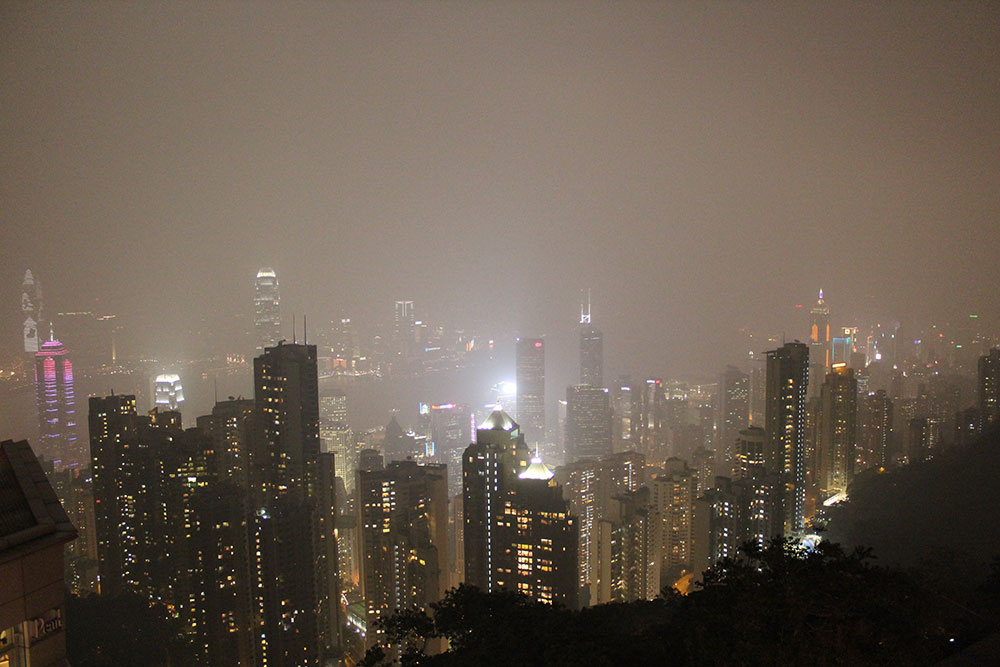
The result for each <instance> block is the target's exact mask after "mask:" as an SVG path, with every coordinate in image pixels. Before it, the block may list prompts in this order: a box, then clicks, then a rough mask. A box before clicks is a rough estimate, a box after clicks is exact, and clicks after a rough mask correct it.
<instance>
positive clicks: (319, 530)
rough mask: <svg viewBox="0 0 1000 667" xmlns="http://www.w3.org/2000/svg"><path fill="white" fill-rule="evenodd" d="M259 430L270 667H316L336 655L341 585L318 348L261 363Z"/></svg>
mask: <svg viewBox="0 0 1000 667" xmlns="http://www.w3.org/2000/svg"><path fill="white" fill-rule="evenodd" d="M254 400H255V414H256V428H257V433H256V434H255V438H254V440H255V442H254V447H253V448H252V449H251V463H252V466H251V473H252V477H251V483H252V495H251V499H252V502H254V506H255V507H256V508H257V511H256V516H257V522H256V524H255V530H254V536H253V540H254V546H255V547H256V548H255V549H253V550H252V551H254V552H256V551H260V552H261V555H260V557H259V558H258V559H257V565H256V567H257V572H258V582H259V589H258V591H257V598H258V600H259V603H258V604H259V613H260V614H261V615H262V621H263V622H262V624H261V628H260V630H261V634H262V635H263V639H262V643H263V644H265V645H266V650H267V656H266V657H267V662H268V663H269V664H286V665H292V664H296V665H315V664H319V663H320V662H321V661H322V660H324V659H325V656H327V655H329V654H330V653H332V652H334V651H335V650H336V648H335V647H336V645H337V641H338V639H337V638H338V632H339V626H338V624H337V623H338V622H337V620H336V616H337V614H336V611H337V610H336V605H331V604H330V600H337V599H339V598H338V596H337V594H336V590H337V587H338V577H337V576H336V569H334V568H335V567H336V563H335V562H331V554H335V553H336V550H335V549H333V548H332V547H331V545H335V536H334V525H333V521H332V520H331V518H330V514H331V509H332V508H330V507H328V506H327V505H328V504H329V499H330V498H332V496H333V491H332V487H333V485H334V470H333V464H332V463H331V462H330V461H329V459H330V458H332V457H331V456H329V455H322V454H321V453H320V438H319V389H318V379H317V369H316V346H315V345H298V344H292V345H284V344H278V345H277V346H275V347H269V348H266V349H265V350H264V353H263V354H262V355H261V356H259V357H257V358H255V359H254Z"/></svg>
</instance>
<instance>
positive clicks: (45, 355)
mask: <svg viewBox="0 0 1000 667" xmlns="http://www.w3.org/2000/svg"><path fill="white" fill-rule="evenodd" d="M35 390H36V396H37V401H38V435H39V439H38V454H39V455H41V456H44V457H45V458H46V459H48V460H50V461H52V462H53V463H54V464H55V467H56V469H57V470H61V469H65V468H77V467H84V466H86V465H87V462H88V461H87V459H88V455H87V451H86V447H85V446H84V444H82V442H81V441H80V439H79V438H78V437H77V421H76V396H75V394H74V391H73V364H72V363H71V362H70V360H69V355H68V353H67V351H66V347H65V346H64V345H63V344H62V343H60V342H59V341H57V340H48V341H45V342H44V343H42V344H41V346H40V347H39V349H38V352H36V353H35Z"/></svg>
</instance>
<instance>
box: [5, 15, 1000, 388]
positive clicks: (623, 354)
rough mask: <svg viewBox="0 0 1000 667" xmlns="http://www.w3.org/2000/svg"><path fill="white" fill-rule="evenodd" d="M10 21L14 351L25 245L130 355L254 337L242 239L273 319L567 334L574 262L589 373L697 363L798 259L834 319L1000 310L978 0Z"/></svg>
mask: <svg viewBox="0 0 1000 667" xmlns="http://www.w3.org/2000/svg"><path fill="white" fill-rule="evenodd" d="M0 32H2V35H3V41H4V43H5V46H6V48H5V49H4V50H3V53H2V54H0V76H2V80H0V118H2V121H3V122H2V124H0V133H2V135H0V145H2V147H0V151H2V153H0V165H2V166H0V197H2V201H3V206H2V208H0V257H2V275H0V303H4V304H7V311H9V313H10V316H9V317H5V318H2V320H0V322H2V331H3V334H4V335H3V346H4V349H9V350H10V351H12V352H13V351H15V350H16V347H17V345H18V344H19V342H20V340H19V328H20V321H19V317H18V311H17V303H18V301H19V295H20V287H21V280H22V277H23V274H24V271H25V269H29V268H30V269H31V270H32V271H33V272H34V273H35V274H36V275H37V276H38V277H39V279H40V280H41V282H42V285H43V288H44V293H45V299H46V308H47V309H48V310H49V311H52V312H55V311H64V310H95V311H101V312H109V313H114V314H116V315H117V316H118V317H119V319H120V320H121V322H122V323H123V325H124V326H125V327H126V328H127V331H128V339H129V340H128V341H122V344H123V345H126V344H127V345H132V346H134V350H135V352H136V353H137V354H142V355H146V356H149V357H154V358H161V357H167V358H169V357H172V356H179V355H184V354H193V353H194V352H195V350H194V349H193V346H194V341H192V340H191V339H192V337H193V332H199V333H201V334H203V335H205V336H207V337H209V338H211V340H212V342H213V345H214V347H215V348H218V349H220V350H221V349H224V348H225V347H226V344H227V343H226V341H227V340H233V337H234V336H235V335H245V333H246V332H247V331H248V330H249V325H248V319H246V318H247V316H248V314H249V312H250V309H251V308H252V297H253V278H254V275H255V273H256V271H257V269H258V268H259V267H261V266H273V267H274V268H275V269H276V271H277V272H278V274H279V277H280V280H281V289H282V313H283V317H284V318H285V320H286V323H287V325H286V328H287V329H288V332H287V336H288V338H291V331H290V329H291V325H290V323H291V317H292V314H293V313H295V314H298V315H299V316H301V315H308V316H309V318H310V324H311V328H313V329H314V330H316V331H319V330H320V328H321V327H323V326H326V325H328V324H329V322H330V321H331V320H334V319H336V318H340V317H342V316H350V317H353V318H355V320H356V321H359V322H363V323H365V325H366V326H369V325H370V326H374V325H375V324H378V323H382V324H384V325H388V323H389V322H390V321H391V317H392V302H393V300H395V299H412V300H413V301H414V303H415V304H416V308H417V316H418V318H422V319H426V320H429V321H432V322H434V323H435V324H438V323H441V324H448V325H450V326H453V327H460V328H466V329H469V328H471V327H473V326H479V327H481V328H483V329H484V330H489V331H491V332H496V335H498V336H499V335H500V334H501V333H503V334H504V335H511V336H513V335H517V334H521V335H536V334H545V335H546V336H548V337H550V338H551V339H552V340H553V341H559V340H565V343H566V345H565V347H567V348H572V345H573V344H574V335H575V333H574V332H575V329H574V325H575V324H576V322H577V320H578V312H579V298H580V290H582V289H587V288H589V289H591V290H592V291H593V303H594V322H595V323H597V324H599V326H600V327H601V328H602V329H603V331H604V334H605V338H606V353H605V354H606V363H607V366H608V369H609V375H611V376H613V375H615V374H617V373H625V372H634V373H663V374H669V375H671V376H691V377H705V376H712V375H713V374H714V373H716V372H717V370H718V369H719V368H720V367H722V365H724V364H725V363H728V362H734V361H739V360H742V359H743V358H744V356H745V355H746V353H747V349H746V348H747V345H746V340H745V336H743V335H741V334H740V332H739V330H740V329H742V328H746V329H747V330H749V331H751V332H753V333H754V334H755V335H757V336H775V335H776V336H779V337H780V336H781V335H782V334H784V335H786V336H787V338H788V339H789V340H791V339H794V338H802V337H804V336H805V335H806V329H807V327H808V321H807V316H806V313H805V312H803V310H797V309H795V305H797V304H805V305H806V309H808V307H809V305H810V304H811V303H813V302H814V301H815V298H816V293H817V291H818V290H819V289H821V288H822V289H824V290H825V291H826V296H827V302H828V304H829V305H830V307H831V310H832V313H833V315H832V317H833V319H834V322H835V324H837V325H860V324H861V323H862V322H864V323H867V322H885V321H890V320H895V321H903V322H907V323H914V324H916V323H919V324H920V325H924V324H927V323H931V322H935V323H936V322H939V321H948V320H952V321H954V320H957V319H959V318H963V317H966V316H967V315H968V314H970V313H978V314H981V315H982V316H983V317H984V318H992V319H991V320H990V322H991V323H992V322H996V319H997V309H996V286H997V284H1000V265H998V264H997V262H996V258H995V255H996V249H997V248H998V247H1000V224H998V220H1000V190H998V188H997V183H998V182H1000V123H997V118H1000V96H998V95H997V84H998V81H1000V54H998V49H1000V46H998V45H1000V20H998V14H997V12H996V11H995V8H992V7H991V6H990V4H989V3H920V4H914V3H907V4H897V5H891V6H889V5H847V4H843V5H833V6H824V7H816V6H813V5H811V4H809V3H806V4H801V5H794V4H784V5H781V6H778V5H773V6H766V7H764V6H760V5H750V4H746V5H736V6H733V5H731V4H722V3H719V4H708V5H703V4H701V3H685V4H682V3H662V4H658V3H625V4H618V3H616V4H605V3H519V4H503V5H501V4H497V3H432V4H409V3H377V4H367V3H280V4H279V3H197V2H196V3H154V2H147V3H137V4H133V5H125V6H123V5H114V4H92V3H79V4H71V3H46V4H9V5H7V6H6V7H4V9H3V10H2V11H0ZM239 317H242V318H243V319H239ZM43 333H45V332H43ZM57 333H58V332H57ZM549 347H550V357H551V359H550V362H551V363H552V364H554V366H553V367H552V368H551V369H550V374H551V375H552V376H553V377H555V378H563V376H565V380H566V381H571V380H572V377H570V376H571V375H572V373H573V370H572V364H573V360H574V354H575V352H574V351H573V350H572V349H568V350H567V351H565V352H563V353H560V351H559V350H560V345H557V344H551V345H550V346H549ZM760 349H763V346H761V348H760ZM758 351H759V350H758ZM561 384H565V382H562V381H558V380H557V381H556V383H555V386H556V387H559V386H560V385H561Z"/></svg>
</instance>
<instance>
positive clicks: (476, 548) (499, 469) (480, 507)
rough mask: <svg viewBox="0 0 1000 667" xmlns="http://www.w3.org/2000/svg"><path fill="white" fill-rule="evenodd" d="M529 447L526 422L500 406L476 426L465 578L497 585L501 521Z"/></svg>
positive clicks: (467, 460)
mask: <svg viewBox="0 0 1000 667" xmlns="http://www.w3.org/2000/svg"><path fill="white" fill-rule="evenodd" d="M527 454H528V449H527V447H525V444H524V436H523V435H522V434H521V427H520V426H519V425H518V424H517V422H515V421H514V420H513V419H511V418H510V415H508V414H507V413H506V412H503V411H502V410H496V411H495V412H493V414H491V415H490V416H489V417H487V418H486V420H485V421H484V422H483V423H482V424H480V426H479V428H478V429H477V430H476V441H475V442H474V443H472V444H471V445H469V446H468V447H467V448H466V449H465V452H464V453H463V454H462V509H463V519H464V525H463V528H462V530H463V542H464V551H465V583H467V584H469V585H471V586H476V587H478V588H480V589H481V590H484V591H492V590H494V588H495V583H496V582H495V579H494V574H495V572H494V571H495V567H496V559H497V553H496V549H497V548H498V547H497V545H498V541H497V540H498V537H497V534H496V529H497V521H498V518H499V516H500V514H501V513H502V512H503V502H504V499H505V497H506V494H507V492H508V490H509V489H510V487H511V484H512V483H513V481H514V479H515V477H516V475H517V474H518V473H520V472H521V471H522V470H524V469H525V468H526V467H527V463H528V461H527Z"/></svg>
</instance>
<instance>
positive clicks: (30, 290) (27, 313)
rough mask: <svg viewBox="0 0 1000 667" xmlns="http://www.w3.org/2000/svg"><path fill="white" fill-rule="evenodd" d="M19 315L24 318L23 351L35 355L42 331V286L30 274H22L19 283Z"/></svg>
mask: <svg viewBox="0 0 1000 667" xmlns="http://www.w3.org/2000/svg"><path fill="white" fill-rule="evenodd" d="M21 314H22V317H24V351H25V352H28V353H30V354H35V353H36V352H38V350H39V345H40V344H41V341H40V338H39V335H38V332H39V330H41V329H42V284H41V283H40V282H39V281H38V280H36V279H35V277H34V276H33V275H32V274H31V269H28V270H27V271H25V272H24V282H23V283H21Z"/></svg>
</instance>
